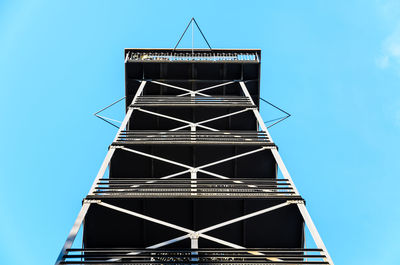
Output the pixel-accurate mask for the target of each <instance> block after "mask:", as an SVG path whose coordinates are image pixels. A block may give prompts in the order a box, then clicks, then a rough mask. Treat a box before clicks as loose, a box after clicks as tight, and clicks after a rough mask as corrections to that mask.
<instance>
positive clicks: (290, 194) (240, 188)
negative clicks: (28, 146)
mask: <svg viewBox="0 0 400 265" xmlns="http://www.w3.org/2000/svg"><path fill="white" fill-rule="evenodd" d="M194 196H196V197H212V198H216V197H229V198H238V197H239V198H243V197H260V198H265V197H267V198H290V199H301V197H300V196H298V195H296V194H295V192H294V190H293V188H292V187H291V185H290V182H289V181H288V180H287V179H254V178H253V179H243V178H240V179H238V178H234V179H210V178H197V179H183V178H174V179H149V178H144V179H143V178H102V179H100V180H99V182H98V183H97V185H96V188H95V191H94V195H89V196H88V198H93V197H103V198H104V197H116V198H120V197H127V198H132V197H133V198H144V197H153V198H154V197H163V198H166V197H169V198H187V197H194Z"/></svg>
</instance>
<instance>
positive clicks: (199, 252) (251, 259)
mask: <svg viewBox="0 0 400 265" xmlns="http://www.w3.org/2000/svg"><path fill="white" fill-rule="evenodd" d="M325 258H326V256H325V254H324V252H323V250H322V249H311V248H310V249H307V248H262V249H261V248H255V249H224V248H222V249H196V250H193V249H129V248H102V249H98V248H92V249H91V248H83V249H67V255H64V259H63V261H61V262H60V264H143V265H147V264H149V265H150V264H178V265H189V264H207V265H208V264H209V265H211V264H213V265H217V264H232V265H234V264H238V265H239V264H240V265H251V264H254V265H255V264H283V265H289V264H315V265H322V264H329V263H328V262H327V261H324V259H325Z"/></svg>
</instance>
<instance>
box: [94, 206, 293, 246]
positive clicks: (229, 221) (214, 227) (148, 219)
mask: <svg viewBox="0 0 400 265" xmlns="http://www.w3.org/2000/svg"><path fill="white" fill-rule="evenodd" d="M94 203H97V204H98V205H101V206H103V207H107V208H110V209H113V210H115V211H119V212H123V213H126V214H129V215H132V216H135V217H138V218H141V219H144V220H147V221H150V222H153V223H157V224H160V225H163V226H166V227H170V228H173V229H176V230H179V231H182V232H185V233H187V234H188V235H186V236H181V237H179V241H180V240H183V239H185V238H187V237H190V236H193V235H195V236H197V237H199V236H200V237H204V238H207V239H209V240H211V241H215V242H217V241H216V240H214V239H216V238H215V237H211V236H208V235H205V234H204V233H206V232H209V231H212V230H215V229H218V228H221V227H224V226H227V225H231V224H233V223H236V222H240V221H243V220H246V219H249V218H252V217H255V216H258V215H262V214H265V213H267V212H271V211H274V210H277V209H279V208H282V207H285V206H288V205H290V204H292V203H297V201H287V202H284V203H281V204H278V205H275V206H272V207H268V208H265V209H262V210H259V211H256V212H253V213H250V214H246V215H243V216H241V217H237V218H234V219H231V220H228V221H225V222H222V223H219V224H215V225H213V226H210V227H207V228H204V229H201V230H199V231H194V230H191V229H187V228H184V227H182V226H179V225H175V224H172V223H169V222H166V221H162V220H160V219H156V218H153V217H150V216H147V215H144V214H140V213H137V212H134V211H131V210H127V209H124V208H121V207H118V206H115V205H112V204H109V203H104V202H101V201H94ZM177 240H178V238H174V239H171V240H168V241H165V242H161V243H159V244H156V245H157V246H159V245H162V246H165V245H167V244H166V243H167V242H171V243H173V242H177ZM217 240H219V239H217ZM219 241H220V242H222V241H221V240H219ZM224 242H226V241H224ZM226 243H228V244H232V243H229V242H226ZM168 244H170V243H168ZM156 245H153V246H152V248H154V246H156ZM224 245H227V244H224Z"/></svg>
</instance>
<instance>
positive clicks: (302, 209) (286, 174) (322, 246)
mask: <svg viewBox="0 0 400 265" xmlns="http://www.w3.org/2000/svg"><path fill="white" fill-rule="evenodd" d="M240 86H241V88H242V92H243V94H244V95H245V96H246V97H249V98H250V100H251V102H252V103H253V104H254V102H253V100H252V98H251V95H250V93H249V91H248V90H247V87H246V85H245V83H244V82H240ZM253 112H254V115H255V116H256V118H257V121H258V124H259V126H260V127H261V129H262V130H263V131H264V132H265V133H266V134H267V135H268V137H269V139H270V140H271V141H272V138H271V136H270V134H269V132H268V129H267V127H266V126H265V124H264V121H263V120H262V118H261V115H260V113H259V111H258V110H257V109H253ZM271 151H272V154H273V156H274V158H275V161H276V163H277V164H278V167H279V169H280V170H281V172H282V175H283V176H284V178H286V179H288V181H289V182H290V184H291V186H292V188H293V190H294V191H295V193H296V194H297V195H299V192H298V190H297V188H296V186H295V185H294V182H293V180H292V177H291V176H290V174H289V171H288V170H287V168H286V166H285V164H284V163H283V161H282V158H281V156H280V154H279V152H278V150H277V149H276V147H275V148H273V149H271ZM297 207H298V208H299V211H300V213H301V215H302V217H303V219H304V221H305V223H306V226H307V228H308V230H309V231H310V233H311V236H312V237H313V240H314V242H315V244H316V245H317V247H318V248H320V249H322V250H323V251H324V254H325V255H326V259H325V260H327V261H328V262H329V264H331V265H334V263H333V260H332V258H331V257H330V255H329V253H328V250H327V248H326V246H325V244H324V242H323V241H322V239H321V236H320V235H319V233H318V230H317V228H316V227H315V225H314V223H313V221H312V220H311V216H310V214H309V213H308V210H307V208H306V206H305V205H304V203H298V204H297Z"/></svg>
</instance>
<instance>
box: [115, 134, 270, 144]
mask: <svg viewBox="0 0 400 265" xmlns="http://www.w3.org/2000/svg"><path fill="white" fill-rule="evenodd" d="M142 144H219V145H221V144H223V145H273V143H272V142H271V141H270V139H269V137H268V134H267V133H265V132H262V131H259V132H256V131H152V130H148V131H147V130H129V131H121V133H120V134H119V136H118V138H117V141H115V142H114V143H113V145H123V146H124V145H142Z"/></svg>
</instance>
